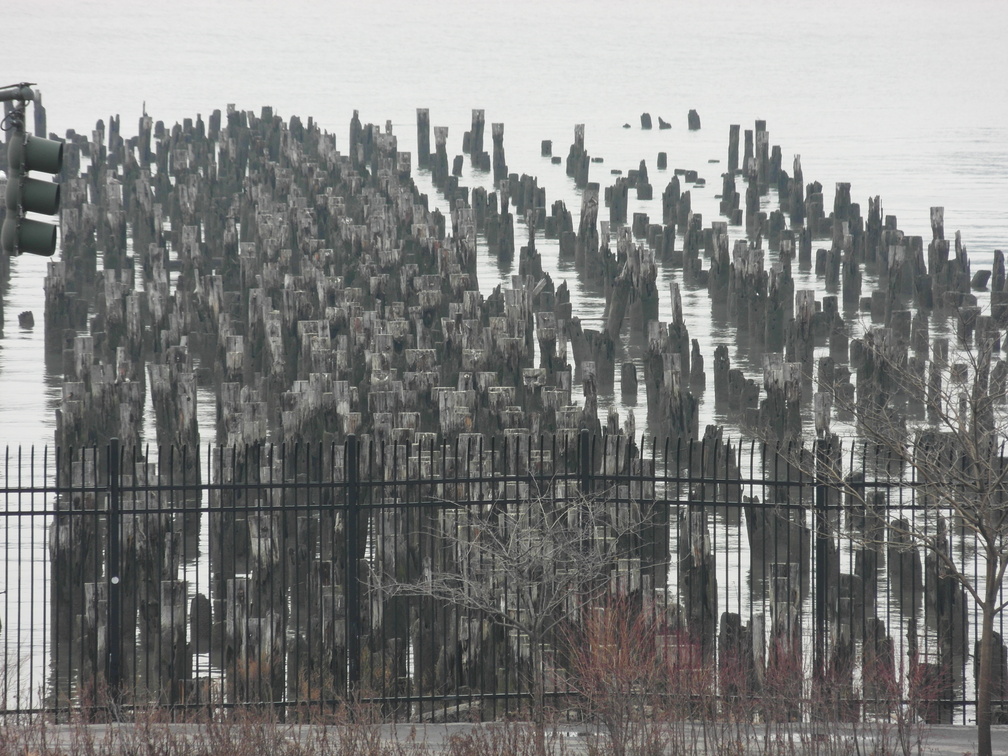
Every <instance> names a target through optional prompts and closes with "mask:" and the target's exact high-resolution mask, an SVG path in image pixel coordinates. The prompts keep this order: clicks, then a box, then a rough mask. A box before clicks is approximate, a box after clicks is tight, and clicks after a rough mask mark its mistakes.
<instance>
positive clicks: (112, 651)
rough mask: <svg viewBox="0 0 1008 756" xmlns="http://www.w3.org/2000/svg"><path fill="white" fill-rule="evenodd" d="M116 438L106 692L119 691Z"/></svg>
mask: <svg viewBox="0 0 1008 756" xmlns="http://www.w3.org/2000/svg"><path fill="white" fill-rule="evenodd" d="M119 475H120V470H119V439H118V438H112V439H110V440H109V452H108V492H109V500H108V528H109V540H108V555H107V558H108V641H107V643H106V646H105V648H106V652H105V653H106V662H105V663H106V667H105V679H106V680H107V682H108V686H109V693H110V694H112V695H113V696H114V695H115V694H116V693H117V692H118V690H119V682H120V680H119V677H120V668H121V659H120V651H121V645H122V643H121V639H122V613H121V612H120V611H119V583H120V575H119V572H120V566H119V557H120V554H119V548H120V546H119V536H120V533H121V528H122V492H121V490H120V483H121V481H120V480H119Z"/></svg>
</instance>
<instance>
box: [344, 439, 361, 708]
mask: <svg viewBox="0 0 1008 756" xmlns="http://www.w3.org/2000/svg"><path fill="white" fill-rule="evenodd" d="M358 460H359V453H358V447H357V436H355V435H353V434H350V435H349V436H347V439H346V455H345V456H344V459H343V464H344V472H345V476H344V477H345V480H346V486H347V488H346V492H347V493H346V502H347V522H346V560H347V566H346V633H347V638H346V648H347V688H348V693H349V694H350V695H351V696H353V695H356V693H357V691H358V689H359V687H360V676H361V669H360V630H361V620H360V554H358V553H357V545H358V544H359V542H360V468H359V463H358Z"/></svg>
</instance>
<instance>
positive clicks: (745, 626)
mask: <svg viewBox="0 0 1008 756" xmlns="http://www.w3.org/2000/svg"><path fill="white" fill-rule="evenodd" d="M642 446H644V444H643V442H641V443H640V446H638V444H637V443H636V442H635V441H633V440H631V439H627V438H626V437H624V436H607V437H600V438H592V437H589V436H588V435H587V434H586V433H582V434H581V435H571V436H566V437H563V436H558V437H551V438H542V439H533V438H531V437H530V436H529V435H527V434H525V433H515V434H513V435H507V436H506V437H505V438H503V439H500V440H497V439H491V440H486V439H484V438H483V437H482V436H480V435H478V434H470V435H462V436H460V437H459V438H458V439H456V440H453V441H452V442H450V443H448V442H443V441H440V440H437V439H435V438H433V437H432V436H430V437H428V436H424V435H423V434H417V436H416V438H415V439H413V440H412V441H409V442H406V441H404V442H402V443H392V442H390V443H385V444H377V443H374V442H372V441H360V440H358V439H355V438H354V437H349V438H348V439H347V440H346V442H345V443H343V444H339V445H333V446H323V445H315V446H304V445H300V446H299V445H293V446H291V445H288V446H269V445H260V446H252V447H246V448H241V449H237V448H207V449H206V450H204V452H203V453H202V454H192V453H190V452H189V451H188V450H185V449H181V450H177V449H172V450H161V451H158V452H156V453H152V452H150V451H141V450H137V449H124V448H122V447H120V446H119V444H118V443H117V442H116V441H113V442H112V443H111V444H109V445H108V446H107V447H105V448H88V449H83V450H77V451H73V452H70V451H64V450H59V449H57V450H56V451H55V453H53V452H51V451H49V450H45V451H42V452H39V451H37V450H30V451H25V450H22V449H17V450H13V451H12V450H8V451H7V454H6V456H5V459H4V460H3V467H2V470H0V472H2V473H3V476H4V477H3V480H2V486H0V494H2V497H3V509H2V511H0V530H2V536H3V538H2V545H0V554H2V556H0V580H2V581H3V585H2V586H0V590H3V593H2V594H0V621H2V623H3V624H2V627H0V650H2V653H3V658H2V659H0V664H2V665H3V666H2V667H0V686H2V690H0V704H2V706H3V708H4V710H6V711H8V712H39V711H55V712H57V713H60V712H64V713H65V712H68V711H70V710H71V709H75V708H89V707H98V706H103V705H105V704H106V703H107V702H108V701H114V702H115V703H116V704H117V705H118V706H121V707H131V706H147V705H152V704H159V705H164V706H170V707H220V706H231V705H237V704H241V703H269V704H272V705H275V706H277V707H282V708H284V709H290V708H293V707H302V706H318V707H327V706H336V705H339V704H340V702H343V701H346V700H347V699H350V698H353V699H354V700H357V701H368V702H373V703H375V704H380V705H381V707H382V709H383V710H384V711H385V712H386V714H387V715H388V716H389V717H396V718H399V719H425V718H450V717H463V718H472V717H476V716H479V717H484V718H490V717H496V716H501V715H503V714H505V713H508V712H512V711H514V710H516V709H518V708H520V707H522V706H524V705H525V704H526V703H527V701H528V697H529V692H530V686H531V687H532V688H535V686H536V684H538V685H539V686H540V689H541V690H542V691H544V693H545V694H546V695H547V696H548V697H549V699H551V700H553V701H554V702H556V703H557V705H565V706H566V705H570V706H575V705H577V696H576V695H575V693H576V691H577V690H578V689H579V688H578V684H577V679H576V675H577V671H576V670H575V669H574V667H575V666H576V665H574V664H573V660H572V656H571V651H570V643H569V641H570V639H571V638H573V637H576V635H577V633H578V632H580V630H581V629H583V625H584V619H585V617H586V616H588V613H589V612H590V611H603V612H604V611H605V609H604V607H608V608H609V609H608V610H609V611H616V609H615V607H619V608H620V609H619V610H620V611H623V612H626V611H630V612H633V613H635V614H638V615H639V614H646V615H647V616H648V617H649V618H650V622H649V624H648V628H649V632H650V633H651V634H652V637H651V639H650V641H649V643H650V645H649V648H650V649H651V650H652V652H653V653H654V654H655V655H656V656H657V657H658V658H660V659H661V660H663V663H664V664H665V665H666V667H665V669H666V670H667V673H668V675H669V679H670V680H671V679H674V680H676V681H680V682H681V681H682V680H686V679H688V680H690V681H692V683H691V685H693V686H694V687H692V688H691V689H690V690H689V695H690V696H691V697H694V698H696V697H701V698H702V697H705V696H709V697H710V700H712V701H720V702H722V703H724V702H727V701H729V700H730V701H732V702H735V703H737V702H738V701H740V700H747V701H751V702H753V706H754V707H755V708H759V707H760V706H763V705H765V704H763V703H760V702H765V701H767V700H769V699H770V698H772V697H773V696H775V695H776V696H779V697H780V698H782V699H785V700H787V701H789V702H790V703H789V704H788V710H787V711H786V712H785V713H784V714H783V715H782V716H787V717H791V718H793V717H805V716H812V715H814V714H815V712H816V711H818V712H820V713H821V712H822V711H825V710H827V709H828V711H829V712H832V714H831V715H832V716H838V717H841V718H851V717H857V716H888V715H889V712H891V707H893V706H905V707H911V708H912V709H914V711H915V713H916V714H918V715H920V716H922V717H924V718H927V719H930V720H932V721H963V720H968V719H970V718H971V717H972V716H973V713H972V707H973V705H974V702H975V679H976V674H975V670H974V663H975V656H976V654H975V653H974V652H975V648H974V644H975V641H976V639H977V631H978V630H977V629H978V627H979V624H980V623H979V618H978V614H977V610H976V608H975V606H974V605H973V603H972V602H971V601H970V600H969V596H968V593H967V591H966V590H964V587H963V585H962V583H961V581H959V580H956V579H955V578H954V577H953V576H952V574H951V571H950V570H949V569H948V567H947V566H943V564H944V563H943V561H942V559H940V558H937V557H936V555H935V554H936V549H943V550H944V551H943V553H946V554H948V555H950V557H951V559H952V560H953V561H954V563H955V564H956V565H958V567H959V570H960V573H961V576H962V577H965V578H966V579H967V580H968V581H971V582H972V583H973V584H974V585H976V586H977V587H978V588H980V589H981V590H982V589H983V587H984V575H985V570H984V565H983V561H982V554H980V552H979V550H978V548H977V543H976V541H975V539H974V537H973V535H972V532H971V531H970V530H969V529H968V528H967V527H965V525H963V524H962V523H960V522H959V521H957V519H956V517H955V513H954V512H952V511H946V510H943V509H942V508H941V504H940V503H939V502H936V501H933V500H930V499H928V497H926V496H923V495H922V494H921V489H920V485H919V484H918V483H917V482H916V481H915V480H914V479H913V477H912V475H909V474H908V473H907V471H906V470H904V469H903V468H901V467H899V466H896V469H893V465H892V461H891V460H890V459H888V458H887V459H882V460H880V459H879V458H877V456H874V455H869V453H868V450H866V449H865V448H863V447H852V448H848V449H847V450H846V451H845V452H844V453H838V452H839V451H840V450H837V449H833V450H831V451H830V453H829V454H828V455H825V454H824V452H823V450H821V449H820V450H810V451H808V452H806V451H804V450H798V449H792V450H788V451H785V452H782V451H781V450H770V449H767V448H766V447H764V446H762V445H760V444H757V443H750V444H743V445H741V446H739V445H733V444H731V443H724V442H722V440H721V439H720V438H708V439H705V441H703V442H696V443H689V444H664V445H658V444H654V443H652V444H649V445H647V446H646V447H644V448H640V447H642ZM826 456H829V459H830V460H833V461H834V462H835V461H837V460H841V461H842V462H841V464H840V466H839V467H834V468H831V470H832V471H833V472H831V473H830V474H829V475H826V474H825V473H824V467H823V465H824V459H825V458H826ZM834 462H831V463H830V464H834ZM838 469H839V470H840V471H841V475H842V476H843V477H842V478H841V477H840V476H839V475H837V474H836V470H838ZM843 481H846V483H843ZM530 502H547V503H548V510H549V512H551V513H552V514H551V515H549V517H552V518H554V521H562V522H564V523H566V525H570V524H571V523H574V522H575V518H574V517H573V516H572V515H571V514H570V513H571V512H574V511H581V512H584V511H585V510H584V506H585V502H589V503H591V506H592V507H593V509H592V510H591V511H592V512H594V513H595V514H592V516H591V517H589V518H587V519H581V520H578V521H577V523H580V527H581V528H582V530H581V531H578V530H571V528H570V527H565V529H564V530H562V531H561V532H562V534H563V535H562V536H561V537H562V538H565V539H567V540H568V541H570V540H574V541H575V542H576V543H575V549H576V550H580V551H579V552H578V553H581V554H584V553H586V552H585V549H586V548H588V547H589V546H590V544H596V545H597V544H599V543H604V544H606V548H605V549H598V548H596V550H595V551H594V552H590V553H592V554H598V555H599V557H598V559H597V560H596V561H598V562H599V564H598V565H597V572H596V574H594V575H593V576H592V578H591V580H590V581H589V580H586V578H585V577H584V576H583V575H578V574H575V571H574V570H573V568H572V567H571V564H569V563H568V562H569V557H568V556H565V555H566V554H569V553H572V552H570V551H569V548H570V546H571V544H569V543H568V544H561V547H563V548H568V551H566V552H565V551H563V548H560V550H554V551H553V552H549V551H544V550H542V549H540V550H539V551H536V552H535V553H536V554H539V555H540V558H543V557H541V555H542V554H543V553H545V554H547V556H546V557H545V559H546V563H545V564H544V565H543V566H542V569H539V568H537V569H535V570H531V569H526V568H527V567H529V564H530V563H531V560H532V556H531V555H532V550H528V552H527V553H528V554H529V555H530V556H529V557H528V559H526V560H525V562H527V564H522V563H521V562H522V560H521V559H518V560H514V558H513V557H514V554H510V553H506V552H495V551H494V550H493V549H492V548H488V547H487V543H489V540H490V539H489V535H488V529H490V528H493V527H496V525H495V523H500V522H502V521H503V520H505V519H506V518H507V515H508V513H512V514H514V513H520V512H521V510H522V508H523V507H527V506H528V505H529V503H530ZM579 508H580V509H579ZM564 518H566V519H564ZM517 521H518V520H517V519H516V520H513V522H517ZM577 523H575V524H577ZM911 526H912V527H911ZM927 533H932V534H933V535H930V536H928V540H927V542H925V541H922V540H920V539H919V538H915V537H914V534H927ZM498 535H499V534H498ZM519 535H520V534H519ZM522 537H526V538H528V537H530V536H527V535H526V536H522ZM536 538H537V539H538V540H537V541H536V543H537V544H539V545H540V546H541V545H542V537H540V536H536ZM519 540H520V539H519ZM476 546H479V548H475V547H476ZM501 548H503V547H501ZM549 554H553V556H549ZM475 559H478V560H479V565H478V567H479V568H480V569H476V566H477V565H476V563H475V562H474V561H473V560H475ZM497 559H499V560H500V562H499V564H498V563H496V562H494V560H497ZM488 561H489V562H491V563H492V565H491V567H492V568H491V569H489V570H487V569H486V567H487V562H488ZM515 562H517V563H515ZM488 576H489V577H488ZM439 580H440V581H441V583H440V584H441V585H449V586H454V588H455V589H457V590H458V593H457V594H455V595H458V596H459V599H458V600H457V601H451V600H449V599H446V598H445V596H444V595H443V594H439V593H438V592H436V591H433V590H431V591H426V588H428V587H432V586H434V585H435V584H438V581H439ZM467 581H470V582H469V583H468V584H467ZM472 581H483V583H486V585H484V584H483V583H481V584H480V585H479V586H478V587H480V588H481V589H486V590H484V591H483V594H482V595H484V596H486V595H490V596H492V597H493V599H494V601H495V602H496V603H495V605H494V606H490V607H486V606H483V607H482V608H481V605H480V604H479V603H478V602H477V601H475V600H472V601H468V600H467V599H466V596H471V595H473V594H474V592H475V588H476V587H477V586H476V585H474V584H473V582H472ZM536 581H539V582H536ZM588 582H590V583H591V586H590V590H589V587H588V586H587V583H588ZM523 583H531V585H524V584H523ZM488 585H489V588H488ZM1003 589H1004V586H1001V590H1002V591H1003ZM548 590H549V591H553V592H556V591H557V590H562V591H565V592H566V595H567V599H566V600H564V601H562V602H555V603H553V604H548V605H547V604H546V603H543V596H544V595H545V592H546V591H548ZM487 591H489V593H487ZM528 596H535V597H537V598H536V599H535V600H536V601H540V604H539V605H536V604H535V603H534V602H532V603H530V602H529V601H527V600H526V599H527V598H528ZM593 607H594V608H595V609H593ZM598 607H603V609H601V610H599V609H597V608H598ZM536 611H544V612H549V613H551V617H552V619H553V620H555V621H553V622H550V623H548V624H547V625H545V626H544V627H546V630H545V631H544V632H543V633H542V634H539V635H537V636H536V637H530V636H529V634H528V633H527V632H525V631H524V630H523V628H525V627H527V626H528V623H524V624H523V622H522V621H520V620H521V619H522V616H523V615H522V613H525V616H527V613H529V612H536ZM511 618H513V619H515V621H514V622H511V621H509V619H511ZM998 629H999V630H1000V619H999V620H998ZM533 642H534V643H536V644H537V650H539V651H541V653H533V650H532V648H531V646H530V644H531V643H533ZM997 644H998V648H999V649H1001V654H1002V655H1001V660H1002V661H1001V663H1000V665H999V669H998V675H997V677H996V686H997V687H996V688H995V694H994V698H995V708H996V710H998V711H1000V710H1002V709H1003V704H1002V702H1001V699H1002V698H1004V697H1005V696H1004V693H1003V684H1004V674H1003V668H1004V662H1003V660H1004V652H1003V647H1002V646H1001V641H1000V638H998V639H997ZM696 681H702V682H701V683H697V682H696ZM697 685H699V687H696V686H697ZM673 687H682V686H681V685H680V683H679V682H676V684H675V686H673ZM824 702H825V703H824ZM817 707H818V708H817ZM766 715H767V712H764V716H766Z"/></svg>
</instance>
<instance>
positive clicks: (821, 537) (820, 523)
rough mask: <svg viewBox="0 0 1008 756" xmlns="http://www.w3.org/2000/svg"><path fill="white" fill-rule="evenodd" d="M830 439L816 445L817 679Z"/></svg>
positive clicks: (822, 650) (821, 657)
mask: <svg viewBox="0 0 1008 756" xmlns="http://www.w3.org/2000/svg"><path fill="white" fill-rule="evenodd" d="M829 447H830V443H829V440H828V439H826V438H821V439H819V440H818V441H817V442H816V445H815V533H816V540H815V638H814V639H813V646H812V648H813V659H812V666H813V669H814V673H815V676H816V678H817V679H819V680H822V679H823V678H824V677H825V674H826V603H827V591H828V582H829V574H828V572H829V568H828V561H829V532H828V527H829V520H828V517H827V514H826V507H827V500H828V498H829V486H828V482H827V475H828V470H827V467H826V466H827V465H828V464H829V458H830V454H829V453H830V448H829Z"/></svg>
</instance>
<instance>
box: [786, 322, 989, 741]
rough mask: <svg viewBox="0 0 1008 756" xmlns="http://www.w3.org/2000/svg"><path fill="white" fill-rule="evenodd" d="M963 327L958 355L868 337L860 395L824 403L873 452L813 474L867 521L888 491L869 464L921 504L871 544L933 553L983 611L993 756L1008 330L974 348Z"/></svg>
mask: <svg viewBox="0 0 1008 756" xmlns="http://www.w3.org/2000/svg"><path fill="white" fill-rule="evenodd" d="M970 322H972V321H970ZM958 323H959V339H958V344H957V345H955V346H953V348H952V349H951V350H950V349H949V343H948V340H946V339H942V338H939V339H935V341H934V343H933V345H932V349H931V354H930V359H928V357H929V355H928V354H927V351H928V350H927V346H928V345H927V342H926V338H925V339H924V340H923V343H922V342H921V341H920V340H917V342H916V344H915V349H914V350H912V351H911V350H910V349H908V344H907V343H906V342H905V341H903V340H901V339H900V338H898V336H897V335H896V333H895V332H894V331H893V330H891V329H888V328H886V329H874V330H868V331H867V332H866V333H865V335H864V338H863V339H862V340H861V342H860V343H859V345H858V346H859V347H861V348H860V349H859V350H857V351H858V359H856V360H855V359H854V352H855V350H854V349H853V348H852V367H855V368H856V370H857V390H856V394H853V395H852V394H851V393H850V392H849V391H843V390H841V389H840V387H837V390H836V391H835V392H833V393H832V395H829V394H825V393H824V394H823V395H822V398H823V399H825V401H822V400H820V399H817V407H819V408H822V407H827V408H828V405H829V404H831V403H832V404H833V406H835V408H836V409H837V410H838V413H839V414H840V415H841V416H843V415H846V416H847V417H850V418H852V419H853V422H854V434H855V437H856V439H857V442H856V443H860V444H864V446H862V447H861V448H862V450H864V451H866V452H867V453H866V454H865V455H862V456H861V457H860V458H858V457H857V456H856V455H852V456H851V458H850V459H849V461H848V464H846V465H844V464H842V463H840V462H838V461H837V460H835V459H834V460H832V461H831V462H829V463H827V464H822V460H823V456H822V455H819V464H818V465H817V467H816V468H815V470H813V469H811V468H809V469H808V473H809V475H810V476H811V475H817V476H818V479H819V480H820V481H825V482H826V483H827V484H828V485H829V487H830V488H831V489H832V490H833V491H834V492H839V493H842V494H843V495H844V496H845V497H846V499H847V501H849V502H854V503H855V504H856V506H857V507H859V508H860V509H861V511H862V512H866V513H870V512H872V511H873V510H874V508H875V504H876V501H875V500H874V495H875V491H876V490H877V489H875V488H873V487H871V486H866V485H863V481H864V479H866V478H867V473H864V477H863V478H862V477H859V476H860V474H861V473H862V472H863V471H861V470H858V469H857V468H858V467H859V466H863V465H864V464H865V463H866V462H868V461H871V462H872V463H874V464H875V467H876V469H875V472H876V474H879V475H881V476H882V477H883V478H885V477H886V476H890V477H891V480H893V481H895V482H896V483H898V484H899V485H903V486H905V489H906V493H907V494H909V495H910V496H911V497H912V501H913V502H914V506H913V507H912V508H911V511H909V512H904V513H903V514H902V515H901V516H900V517H898V518H895V519H893V520H892V521H891V522H889V523H888V524H887V528H881V529H879V528H875V529H871V528H869V529H866V530H865V531H864V535H863V536H862V537H864V538H866V539H880V538H882V537H884V535H882V534H883V533H884V532H885V530H886V529H888V538H889V542H890V545H891V544H892V543H894V542H898V543H902V544H909V545H913V546H920V547H922V548H923V549H925V550H926V554H927V555H928V559H929V560H931V564H932V565H935V566H936V567H937V570H938V574H939V575H940V580H939V586H942V585H954V586H958V587H959V590H960V591H961V592H964V593H965V595H966V596H968V597H969V600H971V601H972V602H973V603H974V604H975V606H976V608H977V609H978V610H979V614H980V616H981V627H980V629H979V653H978V660H977V664H976V670H977V680H976V683H977V709H976V717H977V741H978V753H979V754H981V756H984V755H986V756H990V754H991V729H990V728H991V719H992V711H991V703H992V692H993V689H994V684H995V682H996V681H998V680H1000V681H1001V686H1002V687H1001V691H1002V692H1003V685H1004V681H1003V680H1002V677H1003V672H1002V665H1003V660H1002V653H1001V649H1000V648H998V647H997V641H996V635H995V631H994V623H995V619H996V618H997V617H998V616H999V615H1000V614H1001V613H1002V611H1003V610H1004V608H1005V606H1006V605H1008V601H1006V600H1005V597H1004V591H1003V581H1004V577H1005V571H1006V568H1008V481H1006V477H1008V458H1006V456H1005V446H1004V445H1005V440H1006V437H1008V413H1006V409H1005V404H1004V400H1005V378H1006V375H1008V371H1006V366H1005V363H1003V362H1001V361H1000V360H998V359H996V358H995V357H994V356H993V355H994V354H995V352H994V350H993V344H994V339H995V337H996V335H997V334H996V332H994V333H992V332H991V331H987V330H984V331H982V332H978V333H977V334H976V337H975V339H974V338H973V334H972V333H971V330H970V329H969V328H968V327H966V326H964V325H963V323H964V320H963V317H962V316H961V315H960V317H959V319H958ZM852 347H853V345H852ZM817 429H818V431H819V436H820V440H819V443H820V444H821V445H822V446H825V447H826V448H829V447H830V446H831V444H830V438H831V437H830V436H829V435H828V431H827V429H826V428H824V427H823V424H822V423H820V422H819V421H818V420H817ZM832 438H833V439H834V444H833V446H834V448H835V437H832ZM869 458H870V460H869ZM809 459H810V458H809V457H808V456H804V455H803V456H802V457H801V464H804V465H808V464H809V463H808V460H809ZM852 473H853V474H852ZM834 524H835V523H834ZM949 524H950V525H949ZM950 526H951V527H954V529H955V530H956V531H957V532H959V533H960V534H963V535H966V536H967V537H968V538H969V539H970V540H971V541H973V542H975V548H976V555H977V563H978V564H979V565H980V567H979V569H973V567H974V565H973V564H972V563H971V564H967V563H966V560H965V558H964V557H963V555H961V554H960V555H959V557H958V558H957V554H956V551H955V549H954V548H953V547H952V544H951V543H950V533H951V530H950ZM875 545H879V544H875ZM947 581H951V582H947ZM932 588H934V587H932ZM928 592H930V590H929V591H928ZM958 595H962V593H960V594H958ZM931 600H935V599H933V598H932V599H931ZM946 635H948V633H946ZM962 642H963V643H965V639H964V638H963V639H962ZM911 645H912V643H911ZM913 652H914V649H913V648H912V647H911V654H913Z"/></svg>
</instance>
